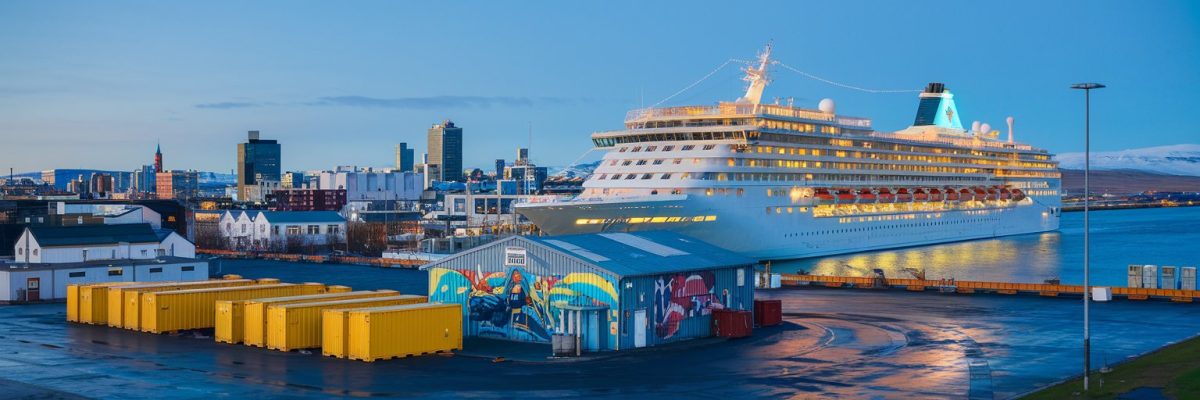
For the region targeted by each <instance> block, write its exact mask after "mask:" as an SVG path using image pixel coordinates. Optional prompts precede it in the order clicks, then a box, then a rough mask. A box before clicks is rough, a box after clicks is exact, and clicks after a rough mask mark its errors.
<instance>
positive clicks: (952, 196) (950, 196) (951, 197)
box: [946, 188, 958, 201]
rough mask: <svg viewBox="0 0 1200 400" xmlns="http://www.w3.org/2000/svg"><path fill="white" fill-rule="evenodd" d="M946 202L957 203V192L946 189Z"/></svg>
mask: <svg viewBox="0 0 1200 400" xmlns="http://www.w3.org/2000/svg"><path fill="white" fill-rule="evenodd" d="M946 201H958V191H957V190H954V189H953V188H946Z"/></svg>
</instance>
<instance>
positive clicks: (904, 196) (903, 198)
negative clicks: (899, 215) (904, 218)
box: [896, 188, 912, 203]
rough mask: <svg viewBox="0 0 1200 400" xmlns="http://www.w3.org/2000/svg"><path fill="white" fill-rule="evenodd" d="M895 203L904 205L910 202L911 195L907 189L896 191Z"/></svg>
mask: <svg viewBox="0 0 1200 400" xmlns="http://www.w3.org/2000/svg"><path fill="white" fill-rule="evenodd" d="M896 201H897V202H905V203H907V202H910V201H912V193H909V192H908V188H899V189H896Z"/></svg>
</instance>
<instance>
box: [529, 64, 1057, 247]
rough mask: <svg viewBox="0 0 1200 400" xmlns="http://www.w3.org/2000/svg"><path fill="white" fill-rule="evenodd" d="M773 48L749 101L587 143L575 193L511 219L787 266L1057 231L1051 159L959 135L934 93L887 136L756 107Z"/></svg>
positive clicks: (984, 135) (866, 123)
mask: <svg viewBox="0 0 1200 400" xmlns="http://www.w3.org/2000/svg"><path fill="white" fill-rule="evenodd" d="M770 56H771V48H770V46H768V47H767V49H766V50H765V51H763V52H762V53H760V54H759V57H758V58H757V59H755V60H754V61H753V63H752V64H751V65H749V66H747V67H746V68H745V72H746V76H745V78H744V79H745V80H746V81H748V82H749V85H748V89H747V90H746V93H745V96H743V97H741V98H740V99H738V100H736V101H732V102H719V103H718V104H716V105H700V106H683V107H666V108H646V109H638V110H633V111H630V112H629V113H628V114H627V115H626V117H625V127H624V129H621V130H615V131H606V132H597V133H594V134H592V142H593V144H594V145H595V147H596V148H597V149H599V150H603V151H605V154H604V156H603V158H602V160H601V163H600V165H599V166H598V167H597V168H596V170H595V171H594V173H593V174H592V175H591V176H590V177H589V178H588V179H587V181H585V182H584V184H583V187H584V190H583V193H582V194H580V195H578V196H575V197H573V198H555V197H541V198H533V199H531V200H529V201H528V202H525V203H521V204H518V205H517V206H516V211H517V212H518V213H520V214H522V215H524V216H525V217H526V218H528V219H529V220H531V221H532V222H533V223H534V224H535V225H537V226H538V227H539V228H540V229H541V230H542V231H543V232H544V233H546V234H550V235H559V234H573V233H593V232H631V231H643V230H673V231H678V232H681V233H684V234H686V235H690V236H692V237H695V238H698V239H701V240H704V241H707V242H709V243H712V244H716V245H718V246H722V247H725V248H727V249H730V250H733V251H736V252H739V253H741V254H743V255H746V256H749V257H753V258H756V259H759V260H778V259H793V258H804V257H812V256H821V255H830V254H841V253H852V252H860V251H867V250H878V249H886V248H895V247H906V246H919V245H927V244H933V243H944V242H952V241H962V240H971V239H981V238H991V237H997V236H1005V235H1017V234H1026V233H1034V232H1045V231H1052V230H1056V229H1058V226H1059V218H1060V212H1061V209H1060V206H1061V200H1060V196H1059V191H1060V186H1061V182H1060V174H1059V171H1058V167H1057V163H1056V162H1055V161H1053V160H1052V157H1051V154H1049V153H1048V152H1047V151H1046V150H1043V149H1039V148H1035V147H1032V146H1030V145H1027V144H1021V143H1017V142H1014V141H1013V137H1012V118H1011V117H1010V118H1008V135H1007V138H1006V139H1002V138H1001V137H1000V133H999V131H994V130H990V129H987V127H986V126H980V124H978V123H976V124H972V126H971V127H968V128H964V127H963V125H962V122H961V120H960V117H959V112H958V111H959V110H958V108H957V107H956V105H955V103H954V95H953V94H951V93H950V91H949V90H948V89H947V88H946V86H945V85H944V84H941V83H930V84H929V85H928V86H926V87H925V89H924V90H923V91H921V93H920V94H919V102H918V104H917V111H916V118H915V120H914V121H913V124H912V125H911V126H909V127H907V128H905V129H903V130H900V131H896V132H880V131H876V130H874V129H872V127H871V120H869V119H865V118H858V117H850V116H844V115H839V114H837V113H836V112H835V105H834V103H833V101H832V100H829V99H825V100H822V101H821V103H820V104H819V106H818V108H817V109H805V108H799V107H793V106H792V105H790V104H787V105H783V104H778V103H779V102H778V101H776V102H775V104H766V103H763V102H762V101H761V100H762V95H763V90H764V89H765V88H766V86H767V83H768V79H767V78H768V77H767V73H768V69H769V68H770V67H771V66H772V65H774V63H773V61H772V60H771V58H770Z"/></svg>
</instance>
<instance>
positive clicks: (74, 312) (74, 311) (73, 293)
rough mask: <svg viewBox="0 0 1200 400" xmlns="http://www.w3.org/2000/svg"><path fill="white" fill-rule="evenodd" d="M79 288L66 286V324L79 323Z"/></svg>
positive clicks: (74, 285)
mask: <svg viewBox="0 0 1200 400" xmlns="http://www.w3.org/2000/svg"><path fill="white" fill-rule="evenodd" d="M79 286H81V285H80V284H78V283H74V284H70V285H67V322H79Z"/></svg>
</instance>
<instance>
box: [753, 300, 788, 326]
mask: <svg viewBox="0 0 1200 400" xmlns="http://www.w3.org/2000/svg"><path fill="white" fill-rule="evenodd" d="M781 323H783V301H781V300H754V325H755V326H759V327H763V326H775V325H779V324H781Z"/></svg>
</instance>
